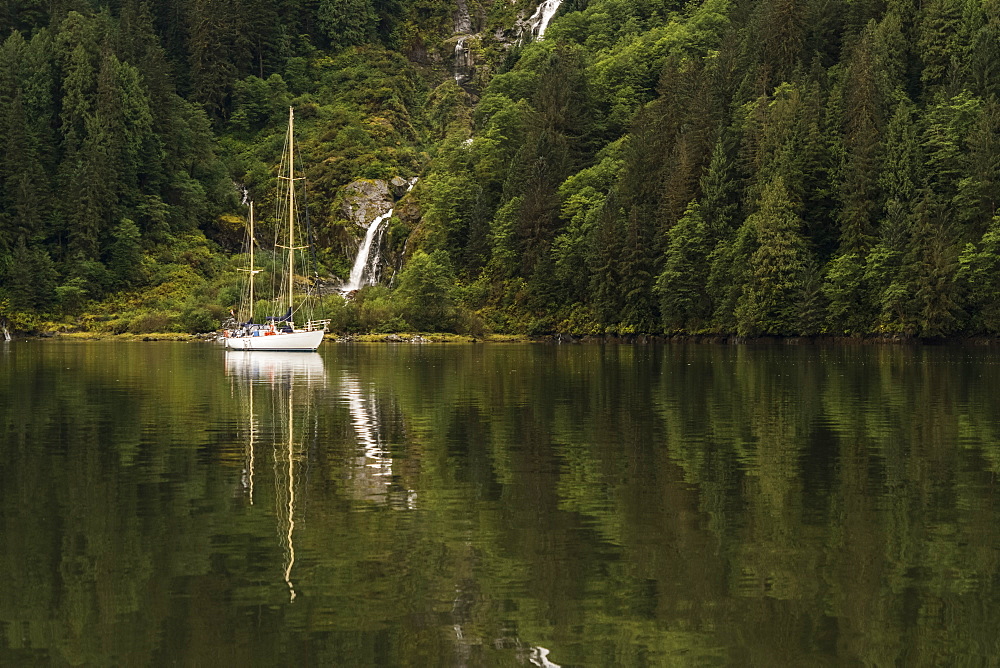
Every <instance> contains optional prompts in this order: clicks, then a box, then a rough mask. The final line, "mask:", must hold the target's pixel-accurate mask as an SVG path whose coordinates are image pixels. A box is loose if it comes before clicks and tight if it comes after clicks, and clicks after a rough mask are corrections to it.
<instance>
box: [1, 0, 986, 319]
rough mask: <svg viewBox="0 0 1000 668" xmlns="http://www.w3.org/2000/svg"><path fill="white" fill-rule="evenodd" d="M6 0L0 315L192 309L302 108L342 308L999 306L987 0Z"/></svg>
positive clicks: (598, 314)
mask: <svg viewBox="0 0 1000 668" xmlns="http://www.w3.org/2000/svg"><path fill="white" fill-rule="evenodd" d="M536 4H537V3H535V2H534V1H533V0H515V1H514V2H495V3H494V2H491V0H456V1H454V2H442V1H441V0H281V1H278V2H272V1H265V0H197V1H196V0H160V1H158V2H141V1H139V0H111V1H98V0H46V1H42V0H13V1H12V2H9V3H6V4H5V6H4V9H3V10H2V12H3V13H0V27H2V28H3V31H4V34H5V35H6V38H5V40H4V41H3V44H2V47H0V146H2V147H3V152H2V153H3V158H2V161H0V271H2V276H3V281H2V285H0V317H3V318H5V319H6V320H7V321H8V322H10V323H12V324H13V326H15V327H17V328H19V329H22V330H31V329H45V328H55V327H84V328H90V329H95V330H104V331H116V332H123V331H133V332H146V331H164V330H177V331H204V330H210V329H214V328H216V327H217V326H218V324H219V322H220V320H221V319H222V318H223V317H224V316H225V315H226V314H227V313H228V310H229V308H230V307H231V306H232V305H233V304H234V302H235V300H236V298H237V296H238V294H239V289H240V288H239V284H238V279H239V277H238V274H237V272H235V271H234V266H235V264H234V263H235V262H237V260H238V259H239V258H238V257H236V254H238V253H239V252H240V242H241V240H242V225H243V218H244V216H245V207H244V206H243V204H242V200H243V191H244V190H245V191H246V192H247V193H249V195H250V196H251V197H252V198H253V199H254V200H255V201H257V202H262V203H265V205H266V203H267V202H268V201H269V198H271V197H272V196H271V195H270V193H272V192H273V190H274V182H275V175H274V167H275V164H276V162H277V157H278V153H279V152H280V150H281V136H282V133H283V131H284V122H285V119H286V116H287V109H288V107H289V106H292V107H294V108H295V109H296V114H297V118H298V119H300V121H299V127H300V128H301V133H302V135H301V140H302V153H303V162H304V164H306V165H307V177H308V180H309V184H310V186H309V187H310V190H309V216H310V220H311V224H312V228H313V230H314V236H315V239H316V242H317V248H318V253H317V258H316V259H317V262H318V269H317V273H318V275H319V277H320V279H321V280H322V281H326V282H334V283H335V282H337V281H338V280H339V279H342V278H345V277H346V275H347V273H348V272H349V270H350V263H351V262H352V260H353V256H354V252H355V250H356V249H357V247H358V240H359V238H360V236H361V235H362V234H363V232H364V230H363V229H362V228H360V227H359V226H358V225H357V224H355V223H354V222H352V221H351V220H349V216H347V215H346V214H345V213H344V211H345V206H344V202H345V198H346V197H348V194H349V188H348V186H349V184H352V183H356V182H358V181H359V180H363V179H372V180H385V181H388V180H390V179H393V178H394V177H402V178H405V179H410V178H412V177H419V179H420V180H419V181H418V183H417V186H416V187H415V188H414V189H413V190H412V191H411V192H410V193H408V194H406V195H405V196H404V197H403V199H402V200H401V201H400V202H399V203H398V205H397V206H396V209H395V210H396V215H395V216H394V218H393V219H392V221H391V223H390V225H389V228H388V231H387V232H386V234H385V238H384V239H383V240H382V243H383V244H384V245H385V247H386V257H387V258H388V259H387V262H388V263H389V264H390V265H391V267H390V269H391V270H390V271H386V272H384V276H383V281H382V284H381V285H376V286H370V287H367V288H364V289H362V290H361V291H360V292H359V293H357V294H356V295H354V297H353V298H352V299H351V300H350V301H345V300H343V299H342V298H341V297H340V296H339V295H337V294H329V295H328V296H327V297H325V298H324V300H323V302H322V304H320V308H321V309H323V310H324V311H325V315H327V316H328V317H331V318H333V321H334V325H335V328H336V329H338V330H341V331H396V330H405V329H423V330H428V329H445V330H454V331H460V332H472V333H477V332H481V331H507V332H519V333H527V334H544V333H551V332H565V333H571V334H619V335H627V334H642V333H666V334H672V333H692V334H697V333H707V334H711V333H716V334H738V335H741V336H758V335H811V334H822V333H826V334H834V335H844V334H848V335H867V334H889V335H905V336H920V337H940V336H954V335H963V334H995V333H997V332H1000V217H997V215H996V214H997V206H998V204H1000V134H998V130H1000V104H998V94H1000V2H998V1H997V0H925V1H923V2H916V1H915V0H756V1H751V0H732V1H727V0H704V1H703V2H683V1H680V0H674V1H671V0H565V1H564V2H563V3H562V4H561V6H560V8H559V12H558V15H557V16H556V18H555V19H554V20H553V21H552V23H551V24H550V25H549V26H548V29H547V31H546V32H545V33H544V38H543V39H538V40H531V39H530V38H525V35H524V32H523V27H524V23H525V22H524V19H525V18H526V17H528V16H529V15H530V14H531V13H532V11H534V9H535V5H536Z"/></svg>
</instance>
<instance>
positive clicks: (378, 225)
mask: <svg viewBox="0 0 1000 668" xmlns="http://www.w3.org/2000/svg"><path fill="white" fill-rule="evenodd" d="M416 184H417V179H416V177H414V178H413V179H411V180H410V185H409V187H408V188H407V189H406V192H410V191H411V190H413V186H415V185H416ZM392 212H393V209H389V210H388V211H387V212H386V213H383V214H382V215H381V216H378V217H377V218H376V219H375V220H373V221H372V222H371V224H370V225H368V231H367V232H365V238H364V240H362V242H361V246H360V247H359V248H358V255H357V257H355V258H354V266H353V267H351V275H350V276H349V277H348V278H347V282H346V283H344V284H343V285H342V286H341V288H340V292H341V293H343V294H345V295H346V294H347V293H349V292H354V291H355V290H360V289H361V288H362V287H363V286H365V285H375V284H376V283H377V282H378V268H379V264H381V262H382V253H381V251H380V249H379V247H380V244H379V241H381V238H382V235H380V234H379V231H380V230H383V228H384V227H385V225H384V223H385V222H386V221H387V220H389V219H390V218H392ZM373 250H374V252H373Z"/></svg>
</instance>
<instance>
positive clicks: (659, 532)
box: [0, 342, 1000, 666]
mask: <svg viewBox="0 0 1000 668" xmlns="http://www.w3.org/2000/svg"><path fill="white" fill-rule="evenodd" d="M0 369H2V373H0V419H2V420H3V427H4V433H5V437H4V441H3V444H2V446H0V518H2V521H3V524H2V527H3V534H2V537H0V559H2V563H3V566H4V567H5V571H6V572H7V573H8V574H11V577H8V578H5V580H4V583H3V585H0V587H2V589H0V594H2V595H0V664H4V665H8V664H11V665H13V664H17V665H30V664H33V663H52V662H54V663H70V664H75V665H81V664H93V665H97V664H101V665H107V664H150V663H153V664H159V663H164V664H175V663H176V664H185V665H187V664H194V665H201V664H204V663H209V662H210V661H221V662H223V663H225V664H232V663H249V664H265V665H266V664H272V663H274V664H282V665H283V664H287V663H290V662H295V663H301V664H304V665H315V664H324V665H413V666H426V665H545V666H551V665H560V666H571V665H591V666H604V665H630V666H632V665H689V664H694V665H737V664H739V665H779V664H782V665H815V664H817V663H838V664H839V663H851V662H861V663H866V664H870V665H887V664H896V663H903V664H905V665H922V664H937V663H941V662H946V663H952V662H954V661H959V662H961V661H963V660H965V661H966V662H970V663H979V662H986V661H988V658H987V657H993V656H995V655H996V654H997V649H998V648H997V643H998V641H997V637H996V633H995V628H996V626H997V624H998V622H1000V613H998V612H997V610H1000V605H998V603H1000V595H998V594H1000V592H998V589H997V587H998V584H997V583H998V578H997V573H998V566H1000V558H998V556H1000V553H998V547H1000V530H998V528H997V526H998V523H997V519H998V517H997V514H998V513H997V509H996V507H995V504H994V496H995V487H996V471H997V467H998V466H1000V440H998V436H1000V417H998V416H1000V397H998V393H997V392H996V390H995V388H996V387H1000V385H998V383H1000V356H998V355H997V354H996V353H995V352H994V351H993V350H992V349H990V348H962V347H923V348H917V347H913V348H911V347H903V346H853V347H848V346H839V347H833V346H830V347H822V346H711V345H668V346H624V345H623V346H598V345H593V346H550V345H485V346H483V345H478V346H477V345H468V346H452V345H423V346H418V345H331V346H329V347H326V348H325V350H323V352H322V354H319V353H310V354H290V353H242V352H237V353H228V354H227V353H225V352H223V351H221V350H219V349H217V348H215V347H213V346H207V345H206V346H199V345H186V344H169V343H163V344H158V343H157V344H120V343H60V342H14V343H13V344H8V345H6V346H5V347H3V348H2V349H0Z"/></svg>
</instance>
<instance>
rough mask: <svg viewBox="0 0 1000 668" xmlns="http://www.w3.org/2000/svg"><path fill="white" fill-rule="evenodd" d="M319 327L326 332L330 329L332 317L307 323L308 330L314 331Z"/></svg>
mask: <svg viewBox="0 0 1000 668" xmlns="http://www.w3.org/2000/svg"><path fill="white" fill-rule="evenodd" d="M317 329H322V330H323V331H324V332H325V331H327V330H328V329H330V319H329V318H323V319H322V320H310V321H309V322H307V323H306V331H307V332H312V331H314V330H317Z"/></svg>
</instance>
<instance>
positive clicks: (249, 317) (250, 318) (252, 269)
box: [246, 200, 257, 322]
mask: <svg viewBox="0 0 1000 668" xmlns="http://www.w3.org/2000/svg"><path fill="white" fill-rule="evenodd" d="M254 244H255V242H254V237H253V200H250V312H249V313H248V314H247V320H246V321H247V322H253V307H254V301H253V277H254V275H255V274H256V273H257V271H256V269H257V268H256V267H255V266H254V263H253V247H254Z"/></svg>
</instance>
